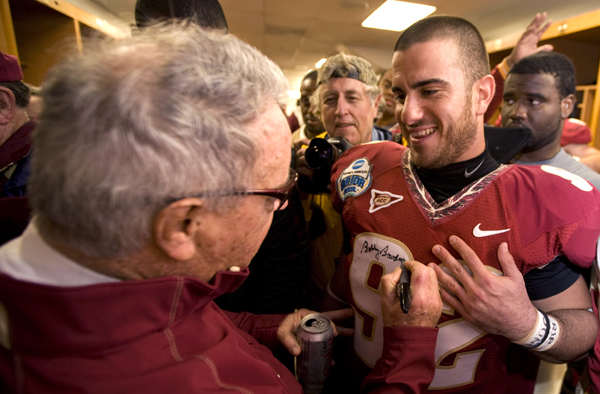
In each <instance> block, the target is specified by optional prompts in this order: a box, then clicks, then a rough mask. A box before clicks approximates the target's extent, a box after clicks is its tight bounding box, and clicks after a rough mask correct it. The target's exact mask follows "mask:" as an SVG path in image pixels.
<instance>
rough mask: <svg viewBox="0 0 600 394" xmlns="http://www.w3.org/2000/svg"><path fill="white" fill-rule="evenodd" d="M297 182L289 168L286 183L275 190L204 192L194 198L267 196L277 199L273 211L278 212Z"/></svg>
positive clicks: (296, 177)
mask: <svg viewBox="0 0 600 394" xmlns="http://www.w3.org/2000/svg"><path fill="white" fill-rule="evenodd" d="M297 181H298V174H297V173H296V171H294V170H293V169H292V168H290V175H289V178H288V181H287V182H286V184H285V185H283V186H281V187H280V188H277V189H259V190H234V191H231V192H227V193H219V192H205V193H200V194H196V195H195V196H194V197H198V198H201V197H224V196H249V195H256V196H267V197H273V198H275V199H277V201H278V204H277V205H276V206H275V209H274V210H275V211H279V210H282V209H283V207H284V206H285V202H286V201H287V199H288V196H289V194H290V192H291V191H292V189H293V188H294V186H295V185H296V182H297Z"/></svg>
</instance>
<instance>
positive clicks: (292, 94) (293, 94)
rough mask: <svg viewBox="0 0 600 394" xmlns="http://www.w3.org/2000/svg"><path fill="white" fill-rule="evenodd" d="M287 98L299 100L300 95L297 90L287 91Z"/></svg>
mask: <svg viewBox="0 0 600 394" xmlns="http://www.w3.org/2000/svg"><path fill="white" fill-rule="evenodd" d="M287 94H288V97H289V98H291V99H295V100H296V99H299V98H300V96H301V94H300V91H299V90H288V91H287Z"/></svg>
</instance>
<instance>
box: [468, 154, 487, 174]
mask: <svg viewBox="0 0 600 394" xmlns="http://www.w3.org/2000/svg"><path fill="white" fill-rule="evenodd" d="M484 161H485V159H483V160H481V163H479V165H478V166H477V167H475V169H474V170H473V171H467V169H466V168H465V178H469V177H470V176H471V175H473V174H474V173H475V171H477V170H478V169H479V167H481V165H482V164H483V162H484Z"/></svg>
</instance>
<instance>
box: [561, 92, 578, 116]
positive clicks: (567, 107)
mask: <svg viewBox="0 0 600 394" xmlns="http://www.w3.org/2000/svg"><path fill="white" fill-rule="evenodd" d="M575 101H576V100H575V95H573V94H570V95H568V96H567V97H565V98H564V99H562V100H561V101H560V117H561V118H562V119H567V118H568V117H569V115H571V113H572V112H573V110H574V109H575Z"/></svg>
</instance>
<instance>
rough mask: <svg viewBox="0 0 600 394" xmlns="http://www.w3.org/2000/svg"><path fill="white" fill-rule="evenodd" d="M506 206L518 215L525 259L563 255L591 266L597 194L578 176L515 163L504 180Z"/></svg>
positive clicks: (599, 224)
mask: <svg viewBox="0 0 600 394" xmlns="http://www.w3.org/2000/svg"><path fill="white" fill-rule="evenodd" d="M503 186H504V189H505V196H506V198H507V199H508V200H509V201H510V205H511V207H510V209H512V210H513V211H514V214H515V215H516V217H518V218H520V219H519V231H520V233H519V240H520V244H521V248H522V249H523V250H524V251H525V252H524V254H523V256H522V258H523V259H524V260H525V261H527V260H528V257H529V258H531V259H532V260H533V259H535V256H540V255H544V254H549V255H550V256H551V257H550V258H549V259H548V261H547V262H550V261H551V260H552V259H553V258H554V257H555V256H557V255H559V254H564V255H565V256H566V257H567V258H568V260H569V261H571V262H572V263H573V264H575V265H578V266H580V267H583V268H587V267H589V266H590V265H591V263H592V261H593V260H594V258H595V255H596V243H597V241H598V237H599V236H600V192H598V190H597V189H596V188H595V187H593V186H592V185H590V184H589V182H587V181H586V180H584V179H583V178H581V177H579V176H578V175H575V174H572V173H570V172H568V171H566V170H562V169H559V168H556V167H552V166H541V167H537V166H519V165H516V166H515V167H514V168H513V170H512V171H511V176H510V177H506V182H503Z"/></svg>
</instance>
